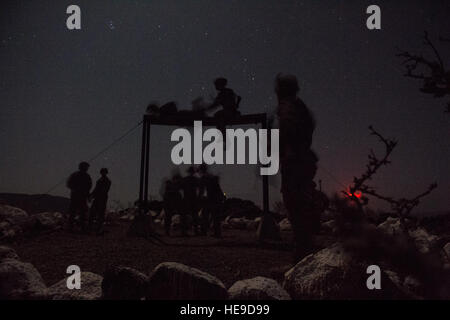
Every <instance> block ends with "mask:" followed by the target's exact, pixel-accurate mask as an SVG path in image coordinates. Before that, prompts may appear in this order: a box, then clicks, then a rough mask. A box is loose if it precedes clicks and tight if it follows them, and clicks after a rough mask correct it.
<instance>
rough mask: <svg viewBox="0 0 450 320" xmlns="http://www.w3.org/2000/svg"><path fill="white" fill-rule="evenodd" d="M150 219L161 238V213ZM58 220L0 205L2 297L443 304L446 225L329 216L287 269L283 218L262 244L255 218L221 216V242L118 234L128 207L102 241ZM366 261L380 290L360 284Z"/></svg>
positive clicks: (112, 219)
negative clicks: (71, 279) (310, 246)
mask: <svg viewBox="0 0 450 320" xmlns="http://www.w3.org/2000/svg"><path fill="white" fill-rule="evenodd" d="M153 215H154V216H155V217H154V219H153V220H154V225H153V227H154V228H155V229H156V230H157V231H159V232H160V233H161V234H162V233H163V232H162V219H163V216H162V215H161V214H160V215H158V214H156V213H153ZM335 219H336V220H335ZM440 219H442V218H440ZM64 220H65V219H64V215H62V214H59V213H52V212H46V213H39V214H33V215H29V214H27V213H26V212H25V211H23V210H21V209H18V208H14V207H10V206H6V205H0V227H1V229H0V232H1V236H2V238H1V240H0V299H89V300H92V299H102V298H103V299H280V300H288V299H424V298H425V299H427V298H434V299H435V298H437V299H450V291H449V288H450V273H449V272H450V243H449V242H448V240H449V232H448V229H447V228H443V225H444V223H440V224H439V225H440V226H441V227H440V228H434V230H436V231H437V230H439V231H440V232H436V233H433V231H432V230H431V229H427V228H425V227H424V225H420V224H419V225H417V224H414V225H413V224H412V223H411V224H409V225H407V229H405V228H404V227H402V225H401V224H400V222H399V220H398V219H396V218H388V219H386V220H384V221H383V222H381V223H379V224H378V225H377V224H373V223H357V224H354V223H352V224H351V225H350V226H349V225H348V222H345V223H344V224H342V222H339V216H334V217H333V215H329V216H327V217H325V219H323V221H322V229H321V232H320V235H319V236H318V237H317V238H316V239H315V242H316V250H315V251H314V252H313V253H312V254H310V255H308V256H306V257H304V258H303V259H302V260H301V261H298V262H297V263H293V259H292V253H291V250H292V248H291V246H290V243H291V238H292V231H291V227H290V223H289V221H288V220H286V219H283V220H281V221H279V223H278V224H276V225H275V229H278V230H279V232H280V234H281V239H280V240H278V241H271V242H266V243H260V242H259V241H258V240H257V236H256V230H257V229H258V225H259V223H260V218H258V217H257V218H254V219H248V218H245V217H240V218H232V217H227V219H225V221H224V223H223V238H221V239H216V238H212V237H197V236H190V237H187V238H185V237H180V236H179V235H178V234H179V230H178V224H179V219H178V218H177V217H173V220H172V221H173V228H174V231H173V234H174V236H172V237H167V236H163V237H162V240H163V241H164V242H165V243H166V244H161V243H155V242H152V241H149V240H144V239H142V238H130V237H127V236H126V232H127V230H128V228H129V226H130V224H131V223H132V221H133V220H134V210H132V209H130V210H125V211H123V212H120V213H115V214H111V215H110V216H109V217H108V219H107V225H106V231H107V232H106V233H105V234H104V235H103V236H95V235H82V234H77V233H68V232H66V231H65V230H64V229H63V228H62V226H63V224H64ZM442 221H443V222H444V221H446V220H445V219H444V220H442ZM345 230H347V231H348V230H352V232H351V233H350V234H345V232H344V233H343V231H345ZM405 241H406V242H405ZM371 264H377V265H379V266H380V268H381V272H382V290H368V289H367V287H366V279H367V277H368V275H367V267H368V266H369V265H371ZM69 265H78V266H79V267H80V268H81V271H82V275H81V277H82V283H83V285H82V289H81V290H68V289H67V286H66V277H67V274H66V269H67V267H68V266H69Z"/></svg>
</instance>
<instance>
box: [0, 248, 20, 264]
mask: <svg viewBox="0 0 450 320" xmlns="http://www.w3.org/2000/svg"><path fill="white" fill-rule="evenodd" d="M4 259H14V260H19V256H18V255H17V253H16V251H15V250H14V249H11V248H10V247H6V246H0V261H2V260H4Z"/></svg>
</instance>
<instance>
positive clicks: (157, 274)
mask: <svg viewBox="0 0 450 320" xmlns="http://www.w3.org/2000/svg"><path fill="white" fill-rule="evenodd" d="M227 297H228V292H227V290H226V289H225V286H224V285H223V283H222V281H220V280H219V279H217V278H216V277H214V276H212V275H210V274H209V273H206V272H203V271H201V270H198V269H195V268H191V267H189V266H186V265H184V264H181V263H176V262H163V263H161V264H159V265H158V266H157V267H156V268H155V269H154V270H153V272H152V274H151V275H150V278H149V282H148V290H147V295H146V298H147V299H149V300H223V299H227Z"/></svg>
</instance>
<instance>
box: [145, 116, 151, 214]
mask: <svg viewBox="0 0 450 320" xmlns="http://www.w3.org/2000/svg"><path fill="white" fill-rule="evenodd" d="M146 125H147V129H146V139H145V182H144V203H145V209H146V210H147V205H148V173H149V165H150V120H147V121H146Z"/></svg>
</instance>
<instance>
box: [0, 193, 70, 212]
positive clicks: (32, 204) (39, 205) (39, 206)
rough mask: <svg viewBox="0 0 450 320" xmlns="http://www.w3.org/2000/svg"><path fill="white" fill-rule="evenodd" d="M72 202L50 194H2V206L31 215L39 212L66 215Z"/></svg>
mask: <svg viewBox="0 0 450 320" xmlns="http://www.w3.org/2000/svg"><path fill="white" fill-rule="evenodd" d="M69 202H70V200H69V199H68V198H64V197H58V196H51V195H48V194H21V193H0V204H7V205H10V206H13V207H17V208H20V209H23V210H25V211H26V212H28V213H29V214H34V213H39V212H55V211H56V212H61V213H65V212H66V211H67V208H68V207H69Z"/></svg>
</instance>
